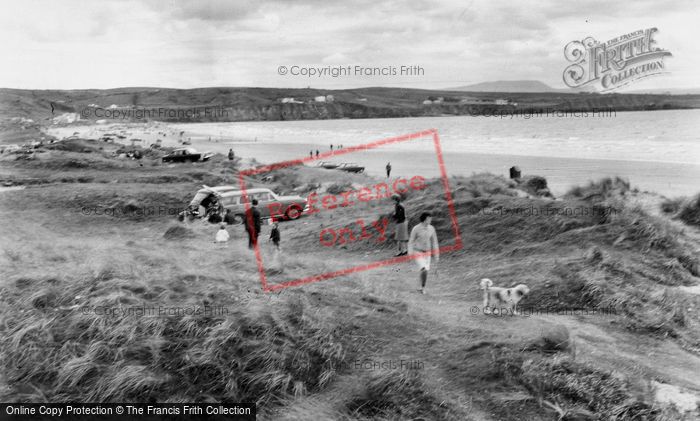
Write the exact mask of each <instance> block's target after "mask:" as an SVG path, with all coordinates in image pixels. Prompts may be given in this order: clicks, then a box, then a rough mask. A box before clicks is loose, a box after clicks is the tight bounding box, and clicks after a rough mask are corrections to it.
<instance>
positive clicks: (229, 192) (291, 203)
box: [180, 186, 308, 224]
mask: <svg viewBox="0 0 700 421" xmlns="http://www.w3.org/2000/svg"><path fill="white" fill-rule="evenodd" d="M246 195H247V196H248V200H249V201H251V202H252V201H253V199H257V200H258V210H259V211H260V216H261V217H262V218H263V219H269V218H271V217H273V216H275V217H276V218H277V219H281V218H284V219H297V218H299V217H301V215H302V213H303V212H304V211H306V210H308V206H307V204H306V199H304V198H302V197H301V196H278V195H277V194H276V193H275V192H273V191H272V190H270V189H265V188H256V189H248V190H246ZM226 210H230V211H231V213H232V214H233V218H234V223H238V224H242V223H243V222H244V220H245V210H246V204H245V200H244V198H243V191H242V190H239V189H238V187H235V186H217V187H208V186H203V188H202V189H200V190H199V191H197V193H196V194H195V196H194V198H193V199H192V201H191V202H190V204H189V206H188V208H187V210H185V211H184V212H182V213H181V214H180V220H184V219H185V218H189V219H193V218H203V217H205V216H207V215H209V214H210V213H217V212H218V213H219V214H220V215H221V216H223V215H225V214H226ZM273 213H274V215H272V214H273Z"/></svg>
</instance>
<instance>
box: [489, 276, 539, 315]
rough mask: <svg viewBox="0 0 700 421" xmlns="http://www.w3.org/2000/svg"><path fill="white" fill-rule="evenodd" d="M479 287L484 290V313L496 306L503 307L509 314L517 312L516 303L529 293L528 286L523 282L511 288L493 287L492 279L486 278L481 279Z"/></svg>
mask: <svg viewBox="0 0 700 421" xmlns="http://www.w3.org/2000/svg"><path fill="white" fill-rule="evenodd" d="M481 289H483V290H484V306H483V312H484V314H490V313H491V311H492V310H493V309H497V308H498V309H502V308H505V309H507V310H508V311H510V312H511V314H518V303H519V302H520V300H522V299H523V297H524V296H526V295H527V294H529V293H530V288H528V287H527V285H525V284H520V285H516V286H514V287H513V288H500V287H494V286H493V281H492V280H490V279H486V278H484V279H482V280H481Z"/></svg>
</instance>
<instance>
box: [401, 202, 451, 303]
mask: <svg viewBox="0 0 700 421" xmlns="http://www.w3.org/2000/svg"><path fill="white" fill-rule="evenodd" d="M392 199H393V200H394V215H393V219H394V222H395V223H396V232H395V234H394V239H395V240H396V242H397V244H398V247H399V252H398V253H397V254H396V257H400V256H406V255H408V254H411V255H413V254H419V256H417V257H416V258H415V259H414V260H415V262H416V264H417V265H418V269H419V271H420V272H419V279H420V292H421V293H422V294H425V288H426V284H427V283H428V272H429V271H430V263H431V256H434V257H435V263H438V262H439V261H440V246H439V244H438V239H437V233H436V232H435V228H434V227H433V226H432V225H431V224H432V221H433V217H432V215H431V214H430V212H423V213H421V214H420V217H419V218H418V219H419V221H420V223H419V224H418V225H416V226H414V227H413V229H412V230H411V234H410V235H409V234H408V220H407V219H406V209H405V208H404V206H403V204H402V203H401V196H400V195H398V194H394V195H393V196H392Z"/></svg>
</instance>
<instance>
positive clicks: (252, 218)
mask: <svg viewBox="0 0 700 421" xmlns="http://www.w3.org/2000/svg"><path fill="white" fill-rule="evenodd" d="M251 203H252V205H253V206H251V207H250V209H248V210H247V211H246V215H245V230H246V232H247V233H248V248H249V249H251V250H252V249H253V248H254V247H255V246H256V245H257V244H258V236H259V235H260V229H261V228H262V219H261V218H260V211H259V210H258V199H253V201H252V202H251Z"/></svg>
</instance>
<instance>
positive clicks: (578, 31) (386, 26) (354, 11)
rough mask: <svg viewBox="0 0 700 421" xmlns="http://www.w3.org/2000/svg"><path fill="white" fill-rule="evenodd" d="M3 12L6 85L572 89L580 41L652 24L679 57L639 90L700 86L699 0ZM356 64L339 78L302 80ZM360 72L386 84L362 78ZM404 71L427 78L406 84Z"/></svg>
mask: <svg viewBox="0 0 700 421" xmlns="http://www.w3.org/2000/svg"><path fill="white" fill-rule="evenodd" d="M0 8H1V9H0V10H2V12H0V39H2V40H3V41H2V43H0V56H1V57H2V58H3V59H2V67H1V68H0V87H5V88H23V89H87V88H103V89H105V88H116V87H127V86H141V87H146V86H148V87H171V88H196V87H208V86H261V87H284V88H297V87H307V86H311V87H316V88H329V89H343V88H356V87H363V86H388V87H410V88H449V87H455V86H463V85H469V84H473V83H479V82H484V81H493V80H539V81H542V82H544V83H547V84H548V85H550V86H552V87H555V88H565V87H566V86H565V85H564V83H563V81H562V73H563V71H564V69H565V68H566V66H567V65H568V64H569V63H568V62H567V61H566V60H565V58H564V53H563V51H564V46H565V45H566V44H567V43H569V42H570V41H574V40H581V39H583V38H586V37H589V36H591V37H593V38H595V39H597V40H600V41H605V40H608V39H612V38H615V37H618V36H620V35H623V34H627V33H631V32H633V31H636V30H638V29H646V28H651V27H656V28H658V33H657V34H656V36H655V39H656V43H657V46H659V47H661V48H663V49H666V50H668V51H670V52H671V53H672V55H673V56H672V57H670V58H667V59H666V66H667V70H668V73H667V74H663V75H659V76H655V77H650V78H646V79H645V80H640V81H638V82H636V83H634V84H632V85H631V87H632V88H633V89H673V88H696V87H700V83H698V78H697V74H698V69H699V68H700V46H699V43H700V25H698V24H697V19H698V17H699V16H700V2H697V1H693V0H678V1H649V0H638V1H635V2H628V1H609V0H606V1H603V0H587V1H585V2H581V1H573V2H564V1H554V0H544V1H536V2H535V1H532V2H524V1H523V2H513V1H496V0H485V1H482V0H459V1H438V0H408V1H392V0H389V1H377V0H345V1H339V2H332V1H327V0H295V1H293V2H292V1H283V0H277V1H248V0H229V1H224V0H203V1H200V0H198V1H192V0H187V1H174V0H158V1H155V0H154V1H147V0H143V1H141V0H139V1H136V0H134V1H117V0H102V1H75V0H65V1H55V0H14V1H2V2H0ZM280 66H285V69H286V73H285V74H280V72H281V70H280ZM347 66H350V67H351V69H352V71H350V72H348V74H341V75H338V76H337V77H332V76H331V75H328V74H327V75H323V76H321V77H319V76H316V75H314V76H311V77H309V76H307V75H302V74H301V73H302V72H304V71H305V70H304V69H307V70H308V69H323V68H327V69H329V70H327V71H330V69H332V68H338V67H347ZM355 66H359V67H360V72H367V71H369V72H371V73H372V74H369V75H367V74H359V75H358V74H355V71H356V69H357V67H355ZM400 66H419V68H420V69H421V70H422V71H421V70H417V71H416V72H415V74H413V75H411V74H406V75H403V76H402V75H400V74H398V73H400V69H401V67H400ZM374 68H379V70H382V69H391V68H394V69H395V71H396V73H397V74H388V75H385V76H382V75H381V74H377V73H378V72H377V70H373V69H374ZM364 69H369V70H364ZM309 71H310V70H309ZM384 72H391V70H384ZM292 73H296V74H292Z"/></svg>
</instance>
